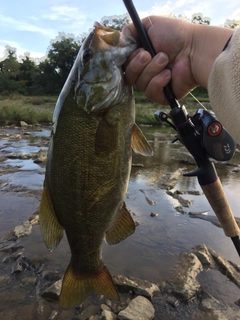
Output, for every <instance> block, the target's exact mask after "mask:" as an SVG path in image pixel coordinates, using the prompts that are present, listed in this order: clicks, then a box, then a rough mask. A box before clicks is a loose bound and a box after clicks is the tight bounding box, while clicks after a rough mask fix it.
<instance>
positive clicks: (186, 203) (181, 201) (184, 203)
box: [167, 191, 192, 207]
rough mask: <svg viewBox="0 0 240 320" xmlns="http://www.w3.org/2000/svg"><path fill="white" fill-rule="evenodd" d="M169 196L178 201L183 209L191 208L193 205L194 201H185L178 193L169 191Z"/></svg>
mask: <svg viewBox="0 0 240 320" xmlns="http://www.w3.org/2000/svg"><path fill="white" fill-rule="evenodd" d="M167 194H168V195H169V196H171V197H173V198H174V199H176V200H178V201H179V203H180V204H181V205H182V206H183V207H190V206H191V204H192V201H190V200H186V199H184V198H183V197H181V196H180V195H179V194H178V193H177V192H172V191H167Z"/></svg>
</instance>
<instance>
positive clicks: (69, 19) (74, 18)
mask: <svg viewBox="0 0 240 320" xmlns="http://www.w3.org/2000/svg"><path fill="white" fill-rule="evenodd" d="M42 18H43V19H47V20H51V21H59V23H60V26H61V25H64V26H66V25H67V26H68V28H71V29H73V30H74V31H75V30H78V29H79V27H80V26H82V25H84V23H85V22H86V19H87V16H86V14H84V13H83V12H82V11H80V10H79V8H77V7H69V6H53V7H50V12H49V13H46V14H43V15H42Z"/></svg>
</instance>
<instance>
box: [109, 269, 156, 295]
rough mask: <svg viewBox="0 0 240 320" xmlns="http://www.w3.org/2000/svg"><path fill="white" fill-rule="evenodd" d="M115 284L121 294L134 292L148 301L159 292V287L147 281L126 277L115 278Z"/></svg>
mask: <svg viewBox="0 0 240 320" xmlns="http://www.w3.org/2000/svg"><path fill="white" fill-rule="evenodd" d="M113 279H114V283H115V284H116V286H117V287H118V289H119V291H120V292H129V291H133V292H134V294H135V295H141V296H144V297H146V298H148V299H152V297H153V296H154V295H155V294H156V293H158V292H159V287H158V286H157V285H156V284H154V283H151V282H148V281H146V280H141V279H137V278H133V277H128V278H127V277H125V276H123V275H118V276H113Z"/></svg>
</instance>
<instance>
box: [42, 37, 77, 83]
mask: <svg viewBox="0 0 240 320" xmlns="http://www.w3.org/2000/svg"><path fill="white" fill-rule="evenodd" d="M80 46H81V43H79V40H76V39H75V37H74V36H73V35H66V34H64V33H59V36H58V38H57V40H56V41H52V43H51V48H50V49H49V51H48V55H47V60H48V63H49V64H50V65H51V66H52V68H53V70H54V72H55V73H57V74H58V76H59V77H58V79H59V86H60V87H62V86H63V84H64V82H65V81H66V79H67V76H68V74H69V72H70V70H71V68H72V66H73V63H74V61H75V59H76V57H77V54H78V51H79V49H80Z"/></svg>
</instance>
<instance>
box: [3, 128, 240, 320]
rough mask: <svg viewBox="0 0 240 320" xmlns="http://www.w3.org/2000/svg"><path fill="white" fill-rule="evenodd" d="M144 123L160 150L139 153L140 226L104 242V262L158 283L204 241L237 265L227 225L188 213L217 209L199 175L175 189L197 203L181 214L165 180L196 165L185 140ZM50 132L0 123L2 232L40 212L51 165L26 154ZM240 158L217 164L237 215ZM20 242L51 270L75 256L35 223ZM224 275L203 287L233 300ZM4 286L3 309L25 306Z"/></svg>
mask: <svg viewBox="0 0 240 320" xmlns="http://www.w3.org/2000/svg"><path fill="white" fill-rule="evenodd" d="M141 129H142V130H143V132H144V134H145V136H146V137H147V139H148V141H149V143H150V144H151V146H152V148H153V150H154V156H153V157H142V156H139V155H135V154H133V167H132V172H131V178H130V182H129V189H128V194H127V196H126V205H127V207H128V209H129V210H130V212H131V214H132V216H133V218H134V220H135V221H136V222H137V224H138V226H137V228H136V232H135V233H134V234H133V235H132V236H131V237H129V238H128V239H126V240H124V241H123V242H121V243H120V244H118V245H116V246H112V247H111V246H108V245H107V244H105V243H104V246H103V256H104V262H105V264H106V265H107V267H108V268H109V270H110V272H111V273H112V274H115V275H117V274H123V275H126V276H133V277H137V278H140V279H145V280H148V281H151V282H153V283H159V282H161V281H163V280H166V279H167V278H168V277H169V276H170V272H171V269H172V268H173V266H174V265H175V263H176V261H177V258H178V255H179V253H181V252H190V251H191V249H192V247H194V246H196V245H198V244H205V245H207V246H209V247H211V248H212V249H213V250H215V251H216V252H218V253H219V254H220V255H221V256H223V257H224V258H225V259H227V260H231V261H233V262H235V263H239V257H238V255H237V252H236V250H235V248H234V246H233V244H232V242H231V239H229V238H227V237H226V236H225V235H224V232H223V230H222V229H221V228H218V227H216V226H215V225H213V224H212V223H210V222H208V221H205V220H201V219H193V218H192V217H191V216H190V215H189V212H193V213H198V212H207V211H209V215H214V213H213V211H212V210H211V208H210V205H209V203H208V201H207V200H206V198H205V196H204V195H203V194H202V191H201V188H200V187H199V185H198V182H197V179H196V178H195V177H191V178H189V177H184V176H183V175H181V176H180V177H179V179H178V181H177V183H176V184H175V186H174V188H173V189H172V190H171V191H172V192H174V191H180V192H181V194H182V197H183V198H184V199H185V200H189V201H191V205H190V206H189V207H181V208H182V211H181V212H180V211H179V207H180V206H181V205H180V203H179V201H178V200H177V199H174V198H173V197H172V196H171V195H170V194H168V192H167V190H166V188H163V187H162V185H161V184H160V181H161V178H162V176H163V175H165V174H168V173H169V174H170V173H172V172H175V171H176V170H179V169H181V170H182V172H188V171H192V170H194V168H195V167H196V166H195V165H193V164H190V162H189V161H186V159H183V155H184V154H185V149H184V147H183V146H182V145H181V144H180V143H179V142H176V143H174V144H173V143H171V141H172V140H174V138H175V136H174V132H172V131H171V130H169V129H167V128H164V127H142V128H141ZM50 131H51V128H50V127H43V128H42V127H29V126H28V127H26V128H14V127H10V128H1V131H0V134H1V137H0V160H1V161H0V238H2V237H3V236H5V235H6V234H7V233H8V232H9V231H10V230H11V229H13V228H14V227H15V226H16V225H18V224H20V223H21V222H22V221H24V220H26V219H28V218H29V217H30V216H31V215H32V214H33V213H35V212H37V210H38V207H39V201H40V198H41V192H42V186H43V180H44V173H45V163H41V162H34V160H33V158H32V157H31V156H27V155H29V154H35V153H37V152H38V151H39V150H40V149H41V150H47V147H48V139H49V136H50ZM24 155H26V157H24ZM239 164H240V154H239V151H238V150H237V151H236V153H235V155H234V157H233V158H232V159H231V161H230V162H229V163H228V164H222V163H217V164H216V168H217V171H218V174H219V176H220V178H221V181H222V184H223V187H224V190H225V192H226V195H227V198H228V200H229V203H230V205H231V208H232V211H233V213H234V216H235V217H240V198H238V195H239V193H240V183H239V182H240V171H239ZM21 243H22V244H23V246H24V248H25V252H26V254H27V256H28V257H29V258H30V259H31V260H33V261H41V262H44V265H45V268H47V269H49V270H54V271H57V272H59V273H60V274H63V272H64V271H65V269H66V267H67V265H68V262H69V259H70V251H69V247H68V243H67V241H66V238H64V239H63V240H62V242H61V243H60V245H59V247H58V248H57V249H55V250H54V251H53V252H49V251H48V250H47V249H46V247H45V245H44V243H43V241H42V238H41V235H40V230H39V226H38V225H36V226H34V227H33V230H32V233H31V235H29V236H27V237H24V238H22V239H21ZM10 272H11V270H9V267H8V265H6V264H4V265H3V267H2V269H1V273H0V278H1V279H3V278H4V277H7V275H9V274H10ZM219 279H220V278H218V279H215V280H214V281H215V286H213V287H212V288H211V285H210V284H209V278H208V277H205V278H204V277H203V279H202V280H201V281H202V284H203V285H206V286H208V287H210V289H209V290H210V293H211V294H213V295H214V296H215V297H216V298H218V299H221V300H223V299H224V295H226V296H228V299H230V298H231V295H232V296H234V297H235V296H236V292H235V291H234V290H235V288H234V290H233V288H232V286H231V287H229V289H228V287H226V288H225V289H223V288H221V285H220V284H218V282H219ZM220 282H221V281H220ZM5 285H6V286H5V287H2V291H1V292H0V296H1V299H3V297H5V298H4V299H5V301H4V304H3V305H4V307H1V310H0V311H1V312H5V311H6V310H7V309H8V310H9V309H14V308H16V310H17V309H19V308H20V306H21V305H22V304H24V305H25V304H27V301H26V300H24V301H23V299H22V298H21V297H22V296H21V293H19V292H17V293H16V292H15V293H14V288H13V287H11V286H10V285H7V284H5ZM3 290H5V291H4V292H3ZM6 290H7V292H6ZM224 290H228V292H226V291H225V292H224ZM237 290H238V289H237ZM237 292H238V291H237ZM234 297H232V299H234ZM1 314H4V313H1ZM9 319H10V318H9ZM11 319H14V318H11Z"/></svg>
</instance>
